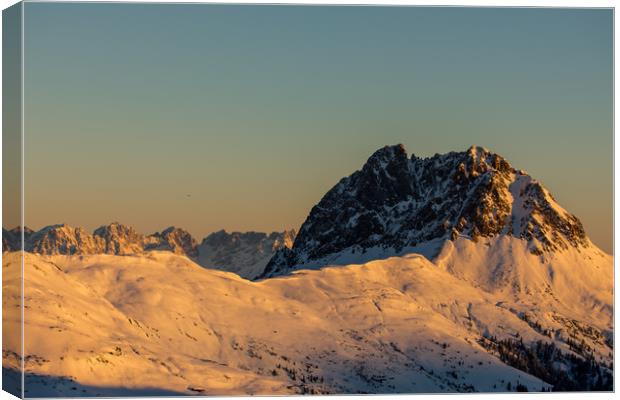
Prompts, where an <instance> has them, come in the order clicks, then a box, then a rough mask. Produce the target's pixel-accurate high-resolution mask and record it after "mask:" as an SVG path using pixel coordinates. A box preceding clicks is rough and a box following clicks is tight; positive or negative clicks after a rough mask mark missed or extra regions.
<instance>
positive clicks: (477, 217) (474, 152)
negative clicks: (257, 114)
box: [3, 146, 614, 396]
mask: <svg viewBox="0 0 620 400" xmlns="http://www.w3.org/2000/svg"><path fill="white" fill-rule="evenodd" d="M7 237H9V236H7ZM28 237H29V240H27V247H28V246H31V245H32V243H35V242H36V243H38V245H37V246H38V247H36V249H40V250H41V251H37V253H40V254H31V253H26V256H25V257H26V259H25V268H26V271H27V273H26V274H25V278H26V281H25V284H24V290H25V305H24V306H25V307H26V309H27V312H26V313H25V331H26V332H28V334H26V336H25V340H26V343H25V349H26V358H25V362H26V377H25V379H26V388H27V390H29V392H27V393H26V395H27V396H69V395H108V396H109V395H140V394H151V395H154V394H160V395H161V394H164V395H182V394H203V395H217V394H221V395H224V394H265V395H267V394H286V393H420V392H423V393H429V392H467V391H484V392H487V391H515V390H530V391H532V390H536V391H540V390H548V389H553V390H608V391H609V390H612V389H613V346H614V343H613V333H614V324H613V289H614V281H613V272H614V271H613V257H612V256H610V255H608V254H606V253H604V252H603V251H601V250H600V249H598V248H597V247H596V245H594V244H593V243H592V242H591V241H590V240H589V239H588V237H587V235H586V233H585V231H584V229H583V227H582V225H581V223H580V222H579V220H578V219H577V218H576V217H575V216H573V215H572V214H570V213H569V212H567V211H566V210H564V209H563V208H562V207H561V206H559V205H558V204H557V202H556V201H555V200H554V199H553V197H552V196H551V194H550V193H549V192H548V191H547V190H546V189H545V188H544V187H543V186H542V185H541V184H540V183H539V182H537V181H535V180H534V179H532V178H531V177H530V176H529V175H527V174H526V173H524V172H523V171H519V170H516V169H514V168H513V167H511V166H510V164H509V163H508V162H507V161H506V160H504V159H503V158H501V157H500V156H498V155H495V154H492V153H491V152H489V151H488V150H485V149H483V148H480V147H472V148H471V149H469V150H468V151H466V152H461V153H449V154H446V155H436V156H434V157H431V158H427V159H421V158H417V157H415V156H412V157H408V156H407V154H406V152H405V150H404V148H402V146H392V147H386V148H384V149H381V150H379V151H378V152H376V153H375V154H374V155H373V156H372V157H371V158H370V159H369V160H368V162H367V163H366V164H365V165H364V167H363V168H362V169H361V170H360V171H358V172H355V173H354V174H353V175H351V176H349V177H347V178H344V179H342V180H341V181H340V182H339V183H338V184H337V185H336V186H335V187H334V188H333V189H332V190H330V191H329V192H328V193H327V194H326V195H325V197H324V198H323V199H322V200H321V201H320V202H319V204H317V205H316V206H315V207H314V208H313V209H312V210H311V212H310V215H309V216H308V218H307V220H306V222H305V223H304V224H303V225H302V227H301V229H300V232H299V234H298V235H297V236H296V237H295V235H294V234H293V233H284V234H270V235H267V234H259V233H246V234H240V233H231V234H228V233H226V232H224V231H222V232H217V233H214V234H212V235H210V236H209V237H207V238H205V239H204V240H203V241H202V243H201V244H200V245H197V244H196V242H195V241H194V240H193V239H191V236H189V235H188V234H187V233H186V232H184V231H181V230H175V229H173V228H170V229H169V230H166V231H164V232H161V233H158V234H154V235H150V236H147V237H142V236H140V235H138V234H136V233H135V232H134V231H132V230H130V229H126V228H122V227H119V226H116V227H112V228H110V229H102V230H99V229H98V230H97V231H95V233H94V234H93V235H90V236H89V235H88V234H87V233H86V232H83V231H82V230H79V228H77V229H75V228H69V227H66V226H56V227H51V228H49V229H48V230H47V231H46V229H43V230H42V231H39V232H35V233H32V234H29V236H28ZM33 238H34V239H36V240H33ZM110 243H112V245H110ZM116 243H118V245H117V244H116ZM136 243H142V245H141V246H143V247H142V248H143V249H144V250H148V251H140V252H136V251H135V249H134V246H135V244H136ZM33 248H35V247H33ZM76 249H81V250H79V251H78V250H76ZM159 250H166V251H159ZM87 251H93V252H94V253H96V254H87V253H86V252H87ZM194 252H195V253H194ZM273 252H276V253H275V255H273V257H271V254H272V253H273ZM102 253H111V254H102ZM189 253H192V254H197V255H196V256H193V258H192V257H188V256H187V255H188V254H189ZM123 254H124V255H123ZM121 255H122V256H121ZM270 257H271V260H270V261H269V264H268V265H267V268H266V270H263V267H262V266H263V265H265V264H264V263H265V262H267V259H269V258H270ZM199 264H202V265H205V266H208V267H211V268H221V267H222V266H225V268H227V269H229V270H230V271H234V272H236V274H235V273H231V272H223V271H217V270H214V269H206V268H201V267H200V265H199ZM19 266H20V258H19V255H18V254H16V253H5V254H4V255H3V272H4V277H5V278H4V279H5V281H4V282H3V284H4V288H5V292H4V293H5V297H4V301H3V307H4V311H5V313H4V315H7V316H8V317H7V318H5V321H4V324H5V329H8V330H11V329H18V324H19V314H17V313H15V312H10V311H11V310H15V309H16V308H17V307H18V306H19V304H20V302H21V296H20V295H19V287H20V280H19V279H20V268H19ZM261 270H262V271H263V273H262V274H261V276H262V277H263V278H266V277H269V278H270V279H261V280H254V281H252V280H247V279H243V277H242V276H239V275H243V276H245V277H246V278H249V279H252V278H254V277H255V276H256V275H257V274H259V272H260V271H261ZM42 338H45V340H42ZM3 340H4V343H3V349H4V350H5V352H4V364H3V367H4V370H3V372H4V373H5V376H6V377H7V378H8V379H11V377H14V376H15V370H16V368H17V365H18V356H17V354H18V352H19V349H20V348H21V347H20V346H21V345H20V341H19V337H17V336H8V337H3Z"/></svg>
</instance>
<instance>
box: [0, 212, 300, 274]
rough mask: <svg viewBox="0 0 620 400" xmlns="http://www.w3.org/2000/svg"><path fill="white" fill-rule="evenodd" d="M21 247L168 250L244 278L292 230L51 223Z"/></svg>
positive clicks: (6, 242) (6, 236) (8, 234)
mask: <svg viewBox="0 0 620 400" xmlns="http://www.w3.org/2000/svg"><path fill="white" fill-rule="evenodd" d="M24 237H25V250H26V251H28V252H31V253H36V254H46V255H74V254H77V255H86V254H115V255H131V254H140V253H143V252H146V251H153V250H166V251H171V252H173V253H175V254H179V255H184V256H186V257H189V258H191V259H192V260H194V261H196V262H197V263H198V264H200V265H202V266H203V267H205V268H213V269H219V270H223V271H230V272H235V273H236V274H238V275H239V276H241V277H243V278H246V279H254V278H256V277H257V276H258V275H259V274H261V273H262V272H263V271H264V269H265V266H266V265H267V262H269V260H270V259H271V258H272V257H273V255H274V253H275V252H276V251H277V250H279V249H281V248H284V247H291V246H292V245H293V240H294V238H295V231H283V232H272V233H270V234H267V233H263V232H233V233H230V234H229V233H226V231H223V230H222V231H219V232H215V233H213V234H211V235H209V236H207V237H206V238H204V239H203V241H202V243H201V244H200V245H198V242H197V241H196V240H195V239H194V238H193V237H192V235H191V234H190V233H189V232H187V231H185V230H184V229H181V228H175V227H173V226H171V227H169V228H167V229H165V230H163V231H161V232H156V233H154V234H151V235H143V234H140V233H138V232H137V231H136V230H135V229H134V228H132V227H131V226H127V225H122V224H119V223H117V222H114V223H111V224H109V225H103V226H100V227H99V228H97V229H95V231H94V232H93V233H92V234H90V233H89V232H87V231H86V230H84V229H83V228H80V227H72V226H69V225H66V224H59V225H50V226H47V227H45V228H43V229H41V230H39V231H36V232H35V231H32V230H31V229H29V228H25V235H24ZM20 243H21V231H20V229H19V228H14V229H12V230H7V229H3V230H2V245H3V246H2V248H3V251H14V250H19V249H20V248H21V246H20Z"/></svg>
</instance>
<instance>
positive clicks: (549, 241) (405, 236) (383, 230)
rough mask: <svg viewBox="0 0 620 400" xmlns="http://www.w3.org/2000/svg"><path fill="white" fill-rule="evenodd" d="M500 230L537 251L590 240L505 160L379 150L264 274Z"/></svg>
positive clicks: (474, 151) (477, 152) (476, 152)
mask: <svg viewBox="0 0 620 400" xmlns="http://www.w3.org/2000/svg"><path fill="white" fill-rule="evenodd" d="M500 234H507V235H513V236H515V237H519V238H523V239H526V240H528V241H530V242H531V250H532V252H534V253H542V252H544V251H553V250H556V249H562V248H566V247H567V246H587V245H588V241H587V237H586V235H585V232H584V230H583V226H582V225H581V222H579V220H578V219H577V218H576V217H575V216H573V215H571V214H569V213H567V212H565V211H564V210H563V209H562V208H561V207H559V206H558V205H557V204H556V203H555V201H554V200H553V197H552V196H551V195H550V194H549V193H548V192H547V191H546V190H545V189H544V188H543V187H542V186H541V185H540V184H539V183H538V182H536V181H535V180H533V179H532V178H531V177H530V176H528V175H527V174H525V173H524V172H522V171H517V170H515V169H514V168H513V167H512V166H511V165H510V164H509V163H508V162H507V161H506V160H505V159H504V158H502V157H501V156H499V155H497V154H494V153H491V152H490V151H488V150H486V149H484V148H481V147H475V146H472V147H471V148H470V149H468V150H467V151H465V152H451V153H448V154H442V155H440V154H436V155H435V156H433V157H430V158H418V157H416V156H415V155H412V156H411V158H409V157H408V156H407V153H406V151H405V149H404V147H403V146H402V145H396V146H387V147H384V148H382V149H379V150H378V151H376V152H375V153H374V154H373V155H372V156H371V157H370V158H369V159H368V161H367V162H366V164H364V166H363V167H362V169H361V170H359V171H356V172H354V173H353V174H352V175H351V176H348V177H346V178H343V179H342V180H340V182H338V184H336V186H334V187H333V188H332V189H331V190H330V191H329V192H327V194H325V196H324V197H323V198H322V199H321V201H320V202H319V203H318V204H317V205H316V206H314V207H313V208H312V210H311V211H310V215H309V216H308V217H307V219H306V221H305V222H304V223H303V225H302V226H301V228H300V230H299V234H298V235H297V237H296V239H295V243H294V245H293V247H292V249H282V250H280V251H278V253H277V254H275V255H274V257H273V259H272V260H271V261H270V262H269V264H268V266H267V268H266V270H265V273H264V274H263V276H264V277H268V276H274V275H278V274H281V273H286V272H287V271H288V270H290V269H291V268H293V267H294V266H296V265H303V264H309V263H319V264H320V263H321V260H322V259H324V258H326V257H328V256H331V255H333V254H336V253H338V252H341V251H343V250H347V249H348V250H353V251H361V252H364V251H366V250H367V249H370V248H379V249H391V250H392V251H394V252H398V251H401V250H402V249H404V248H406V247H413V246H416V245H419V244H420V243H424V242H427V241H430V240H432V239H438V238H446V239H454V238H456V237H458V236H468V237H470V238H471V239H472V240H477V239H478V238H479V237H491V236H495V235H500Z"/></svg>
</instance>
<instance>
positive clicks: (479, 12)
mask: <svg viewBox="0 0 620 400" xmlns="http://www.w3.org/2000/svg"><path fill="white" fill-rule="evenodd" d="M612 26H613V14H612V11H611V10H603V9H598V10H586V9H581V10H570V9H485V8H469V9H466V8H418V7H409V8H403V7H390V8H387V7H335V6H332V7H305V6H231V5H228V6H225V5H182V4H173V5H163V4H151V5H145V4H129V5H128V4H124V5H121V4H59V3H50V4H45V3H27V4H26V8H25V32H26V38H25V63H26V65H25V116H26V123H25V137H26V161H25V163H26V175H25V178H26V182H25V184H26V200H25V201H26V224H27V225H28V226H30V227H32V228H40V227H42V226H44V225H48V224H53V223H58V222H65V223H68V224H71V225H78V226H83V227H85V228H87V229H93V228H95V227H96V226H98V225H101V224H104V223H109V222H111V221H117V220H118V221H120V222H123V223H126V224H130V225H133V226H135V227H136V228H137V229H138V230H140V231H142V232H144V233H150V232H153V231H156V230H161V229H163V228H165V227H167V226H170V225H175V226H179V227H183V228H185V229H187V230H189V231H190V232H191V233H192V234H194V235H195V236H197V237H198V238H199V239H200V238H202V237H203V236H204V235H206V234H207V233H209V232H211V231H214V230H217V229H220V228H226V229H227V230H267V231H270V230H281V229H284V228H298V227H299V225H300V224H301V223H302V222H303V220H304V219H305V217H306V215H307V214H308V212H309V210H310V208H311V207H312V206H313V205H314V204H315V203H316V202H317V201H318V200H319V199H320V198H321V197H322V195H323V194H324V193H325V192H326V191H327V190H328V189H329V188H331V187H332V186H333V185H334V184H335V183H336V182H337V181H338V180H339V179H340V178H341V177H343V176H345V175H348V174H350V173H351V172H353V171H354V170H356V169H359V168H360V167H361V165H362V164H363V163H364V161H365V160H366V159H367V158H368V156H369V155H370V154H371V153H372V152H373V151H374V150H376V149H377V148H379V147H382V146H384V145H386V144H395V143H403V144H405V146H406V147H407V149H408V151H409V152H413V153H415V154H416V155H420V156H430V155H433V154H434V153H444V152H448V151H451V150H465V149H466V148H467V147H469V146H470V145H471V144H477V145H482V146H485V147H487V148H490V149H491V150H493V151H496V152H498V153H499V154H501V155H503V156H505V157H506V158H507V159H508V160H509V161H510V162H511V163H512V164H513V165H514V166H515V167H517V168H522V169H525V170H527V171H528V172H529V173H530V174H531V175H533V176H534V177H535V178H537V179H539V180H541V181H542V182H543V184H544V185H545V186H547V187H548V188H549V189H550V190H551V192H552V193H553V194H554V196H555V197H556V199H557V200H558V202H559V203H560V204H562V205H563V206H564V207H565V208H567V209H568V210H569V211H571V212H573V213H575V214H576V215H577V216H578V217H580V218H581V220H582V221H583V223H584V225H585V227H586V231H587V232H588V234H589V235H590V236H591V238H592V239H593V240H594V241H595V242H596V243H597V244H598V245H599V246H601V247H602V248H603V249H604V250H606V251H608V252H611V250H612V207H613V205H612V195H613V193H612V183H613V182H612V166H613V160H612V152H613V147H612V123H613V122H612V115H613V114H612V112H613V110H612V99H613V88H612V72H613V71H612ZM188 195H189V196H188Z"/></svg>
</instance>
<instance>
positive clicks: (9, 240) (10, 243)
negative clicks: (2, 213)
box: [2, 226, 34, 252]
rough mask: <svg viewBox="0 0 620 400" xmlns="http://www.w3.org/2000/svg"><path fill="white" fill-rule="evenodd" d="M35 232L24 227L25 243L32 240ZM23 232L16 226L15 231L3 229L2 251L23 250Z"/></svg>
mask: <svg viewBox="0 0 620 400" xmlns="http://www.w3.org/2000/svg"><path fill="white" fill-rule="evenodd" d="M33 233H34V231H33V230H32V229H30V228H28V227H24V241H27V240H28V239H29V238H30V235H32V234H33ZM21 241H22V230H21V227H19V226H16V227H15V228H13V229H5V228H2V251H3V252H5V251H16V250H20V249H21V248H22V246H21Z"/></svg>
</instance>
